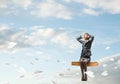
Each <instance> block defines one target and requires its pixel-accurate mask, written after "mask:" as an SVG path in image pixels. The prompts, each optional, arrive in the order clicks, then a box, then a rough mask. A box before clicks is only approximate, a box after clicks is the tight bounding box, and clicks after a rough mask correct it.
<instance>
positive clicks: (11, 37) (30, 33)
mask: <svg viewBox="0 0 120 84" xmlns="http://www.w3.org/2000/svg"><path fill="white" fill-rule="evenodd" d="M0 37H1V38H0V49H1V50H12V51H13V53H14V52H16V50H18V49H21V48H29V47H35V46H44V45H48V46H50V45H54V44H56V45H59V46H62V47H63V46H65V47H68V48H76V46H77V44H76V42H75V41H74V40H73V39H71V38H70V36H69V34H68V32H67V31H66V30H64V29H62V30H61V29H54V28H47V27H43V26H33V27H31V28H18V29H14V30H13V29H12V28H11V27H10V26H9V25H0ZM18 38H19V39H18Z"/></svg>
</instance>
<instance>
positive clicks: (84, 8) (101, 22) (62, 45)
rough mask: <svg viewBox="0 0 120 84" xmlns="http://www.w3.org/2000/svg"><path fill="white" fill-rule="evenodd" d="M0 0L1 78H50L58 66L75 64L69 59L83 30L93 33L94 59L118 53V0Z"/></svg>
mask: <svg viewBox="0 0 120 84" xmlns="http://www.w3.org/2000/svg"><path fill="white" fill-rule="evenodd" d="M0 2H1V3H0V58H1V59H0V65H1V70H2V71H1V72H0V74H2V75H1V76H0V78H1V80H0V83H2V84H6V82H7V83H10V84H15V82H16V83H17V84H21V83H22V84H26V83H29V84H33V83H32V82H34V84H43V83H44V82H45V84H50V83H51V81H52V80H53V79H54V76H55V75H57V74H58V73H59V72H60V71H64V70H69V69H74V67H72V66H71V65H70V64H71V61H75V60H76V61H77V60H79V56H80V52H81V45H80V43H79V42H77V41H76V38H77V37H78V36H79V35H80V34H83V33H84V32H88V33H90V34H92V35H94V36H95V40H94V42H93V46H92V61H97V60H99V59H101V58H103V57H105V56H110V55H114V54H117V53H120V50H119V46H120V44H119V42H120V40H119V38H120V28H119V27H120V7H119V3H120V1H119V0H103V1H101V0H91V1H89V0H59V1H58V0H36V1H35V0H22V1H21V0H9V1H7V0H0ZM75 69H76V68H75ZM36 71H42V73H38V74H37V76H36V74H34V72H36ZM3 75H4V77H2V76H3ZM9 76H10V77H9ZM21 76H23V77H22V78H21ZM38 76H40V77H38ZM38 79H39V80H38ZM26 80H30V81H26ZM46 81H48V82H46ZM51 84H52V83H51Z"/></svg>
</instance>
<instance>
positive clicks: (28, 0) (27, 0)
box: [12, 0, 32, 9]
mask: <svg viewBox="0 0 120 84" xmlns="http://www.w3.org/2000/svg"><path fill="white" fill-rule="evenodd" d="M12 2H13V4H15V5H16V6H19V7H21V8H24V9H27V8H28V7H29V6H30V5H31V4H32V0H12Z"/></svg>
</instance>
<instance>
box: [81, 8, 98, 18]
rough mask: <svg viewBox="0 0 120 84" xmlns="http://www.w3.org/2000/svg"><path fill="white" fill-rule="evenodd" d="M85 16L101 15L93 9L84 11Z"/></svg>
mask: <svg viewBox="0 0 120 84" xmlns="http://www.w3.org/2000/svg"><path fill="white" fill-rule="evenodd" d="M83 14H88V15H95V16H98V15H99V13H98V12H97V11H95V10H93V9H86V8H85V9H83Z"/></svg>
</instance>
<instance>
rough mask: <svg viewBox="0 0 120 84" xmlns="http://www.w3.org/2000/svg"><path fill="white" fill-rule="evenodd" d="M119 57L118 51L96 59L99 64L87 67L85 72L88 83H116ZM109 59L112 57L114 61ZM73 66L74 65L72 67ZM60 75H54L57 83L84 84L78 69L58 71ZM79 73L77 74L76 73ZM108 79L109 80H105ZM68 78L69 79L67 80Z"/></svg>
mask: <svg viewBox="0 0 120 84" xmlns="http://www.w3.org/2000/svg"><path fill="white" fill-rule="evenodd" d="M119 58H120V53H118V54H115V55H113V56H108V57H105V58H102V59H100V60H99V61H98V63H99V66H97V67H92V68H88V71H87V72H86V73H87V75H88V81H87V83H89V84H98V83H99V82H102V83H105V84H108V83H109V84H118V83H119V78H120V75H119V74H118V73H120V70H119V68H120V66H119V64H118V61H119ZM110 59H114V61H111V60H110ZM105 64H106V65H109V66H106V67H103V66H104V65H105ZM73 68H74V67H73ZM60 73H62V75H59V76H58V77H56V76H55V79H54V80H56V82H57V83H60V84H64V82H65V83H66V84H68V83H69V82H70V83H69V84H73V83H75V84H84V82H82V81H81V80H80V79H81V74H80V69H77V70H74V69H73V70H70V71H63V72H60ZM77 73H79V74H77ZM107 79H109V81H108V80H107ZM67 80H69V81H67Z"/></svg>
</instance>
